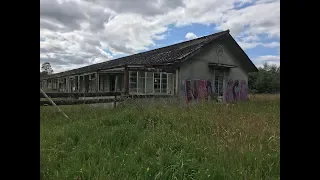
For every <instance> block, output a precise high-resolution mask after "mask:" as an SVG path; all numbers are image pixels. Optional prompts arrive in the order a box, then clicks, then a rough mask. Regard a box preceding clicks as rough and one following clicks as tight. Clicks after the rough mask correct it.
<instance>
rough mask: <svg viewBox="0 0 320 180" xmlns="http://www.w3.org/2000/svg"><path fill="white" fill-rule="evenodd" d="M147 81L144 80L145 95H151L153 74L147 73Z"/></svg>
mask: <svg viewBox="0 0 320 180" xmlns="http://www.w3.org/2000/svg"><path fill="white" fill-rule="evenodd" d="M146 74H147V79H146V83H147V85H146V93H147V94H152V93H153V72H147V73H146Z"/></svg>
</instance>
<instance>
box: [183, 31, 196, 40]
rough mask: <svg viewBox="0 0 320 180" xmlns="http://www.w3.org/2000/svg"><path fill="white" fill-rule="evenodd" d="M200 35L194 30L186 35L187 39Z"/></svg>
mask: <svg viewBox="0 0 320 180" xmlns="http://www.w3.org/2000/svg"><path fill="white" fill-rule="evenodd" d="M197 37H198V36H197V35H195V34H194V33H193V32H188V33H187V34H186V36H185V38H186V39H188V40H190V39H196V38H197Z"/></svg>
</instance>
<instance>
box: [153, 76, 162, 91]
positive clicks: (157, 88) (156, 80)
mask: <svg viewBox="0 0 320 180" xmlns="http://www.w3.org/2000/svg"><path fill="white" fill-rule="evenodd" d="M160 80H161V76H160V73H158V72H155V73H154V78H153V82H154V83H153V88H154V93H160V87H161V83H160Z"/></svg>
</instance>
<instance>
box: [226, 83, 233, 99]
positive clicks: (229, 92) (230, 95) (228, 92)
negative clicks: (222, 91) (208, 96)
mask: <svg viewBox="0 0 320 180" xmlns="http://www.w3.org/2000/svg"><path fill="white" fill-rule="evenodd" d="M232 87H233V80H229V81H228V83H227V90H226V97H225V98H226V102H232V101H233V93H232Z"/></svg>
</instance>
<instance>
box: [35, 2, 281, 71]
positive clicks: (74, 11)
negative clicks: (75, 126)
mask: <svg viewBox="0 0 320 180" xmlns="http://www.w3.org/2000/svg"><path fill="white" fill-rule="evenodd" d="M227 29H229V30H230V34H231V35H232V36H233V38H234V39H235V40H236V41H237V42H238V44H239V45H240V46H241V47H242V48H243V49H244V51H245V52H246V53H247V55H248V56H249V58H250V59H251V60H252V62H253V63H254V64H255V65H256V66H257V67H260V66H262V65H263V64H264V63H269V64H276V65H280V0H255V1H254V0H116V1H115V0H40V70H41V64H43V63H44V62H49V63H50V64H51V66H52V68H53V70H54V72H56V73H57V72H62V71H66V70H70V69H74V68H78V67H83V66H87V65H90V64H95V63H99V62H104V61H109V60H112V59H116V58H119V57H123V56H128V55H131V54H135V53H138V52H143V51H147V50H151V49H156V48H159V47H163V46H167V45H171V44H175V43H179V42H182V41H186V40H189V39H194V38H197V37H201V36H206V35H209V34H213V33H216V32H220V31H224V30H227Z"/></svg>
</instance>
